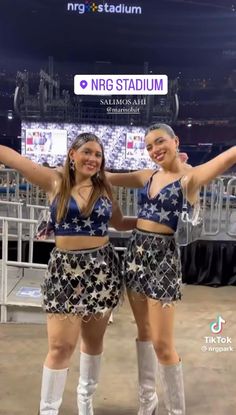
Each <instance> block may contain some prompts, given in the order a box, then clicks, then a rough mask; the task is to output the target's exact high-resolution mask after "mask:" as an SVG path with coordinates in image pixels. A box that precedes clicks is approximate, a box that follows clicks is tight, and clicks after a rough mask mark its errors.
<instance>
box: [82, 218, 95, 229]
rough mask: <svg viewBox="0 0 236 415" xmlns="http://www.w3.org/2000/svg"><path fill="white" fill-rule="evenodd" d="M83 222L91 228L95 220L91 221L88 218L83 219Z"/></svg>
mask: <svg viewBox="0 0 236 415" xmlns="http://www.w3.org/2000/svg"><path fill="white" fill-rule="evenodd" d="M83 222H84V227H85V226H89V227H90V228H91V225H92V223H93V221H91V220H90V219H89V218H88V219H86V220H83Z"/></svg>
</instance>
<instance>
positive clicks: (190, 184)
mask: <svg viewBox="0 0 236 415" xmlns="http://www.w3.org/2000/svg"><path fill="white" fill-rule="evenodd" d="M235 163H236V146H234V147H231V148H230V149H229V150H226V151H224V152H223V153H222V154H220V155H219V156H217V157H215V158H213V159H212V160H210V161H208V162H207V163H204V164H201V165H200V166H196V167H193V168H192V169H190V170H189V172H188V173H187V174H186V180H185V182H186V186H187V190H188V192H189V193H191V194H193V193H194V192H196V191H197V189H199V187H201V186H203V185H205V184H207V183H209V182H210V181H211V180H213V179H214V178H216V177H217V176H218V175H219V174H222V173H224V172H225V171H226V170H228V169H229V168H230V167H231V166H233V165H234V164H235Z"/></svg>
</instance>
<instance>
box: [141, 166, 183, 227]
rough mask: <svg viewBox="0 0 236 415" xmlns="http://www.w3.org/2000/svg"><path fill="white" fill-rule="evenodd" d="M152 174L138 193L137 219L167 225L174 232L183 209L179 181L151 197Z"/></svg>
mask: <svg viewBox="0 0 236 415" xmlns="http://www.w3.org/2000/svg"><path fill="white" fill-rule="evenodd" d="M156 173H157V172H155V173H154V174H156ZM154 174H153V175H152V176H151V177H150V179H149V180H148V182H147V183H146V184H145V186H144V187H143V188H142V189H141V191H140V193H139V203H138V205H139V209H138V218H139V219H147V220H151V221H153V222H156V223H161V224H163V225H167V226H169V227H170V228H171V229H173V230H174V231H176V229H177V225H178V218H179V215H180V213H181V212H182V207H183V192H182V188H181V184H180V180H181V179H178V180H176V181H174V182H172V183H169V184H167V185H166V186H165V187H163V188H162V189H161V190H160V192H159V193H158V194H157V195H155V196H154V197H151V196H150V187H151V184H152V179H153V176H154Z"/></svg>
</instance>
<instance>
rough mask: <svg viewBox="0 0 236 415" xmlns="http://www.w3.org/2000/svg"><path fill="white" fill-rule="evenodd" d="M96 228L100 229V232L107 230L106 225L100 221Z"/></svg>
mask: <svg viewBox="0 0 236 415" xmlns="http://www.w3.org/2000/svg"><path fill="white" fill-rule="evenodd" d="M98 229H101V231H102V233H105V232H106V231H107V225H106V224H105V223H102V224H101V226H99V228H98Z"/></svg>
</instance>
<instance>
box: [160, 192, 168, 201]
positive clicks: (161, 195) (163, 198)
mask: <svg viewBox="0 0 236 415" xmlns="http://www.w3.org/2000/svg"><path fill="white" fill-rule="evenodd" d="M159 199H160V201H161V203H163V202H164V200H166V199H167V197H166V193H159Z"/></svg>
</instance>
